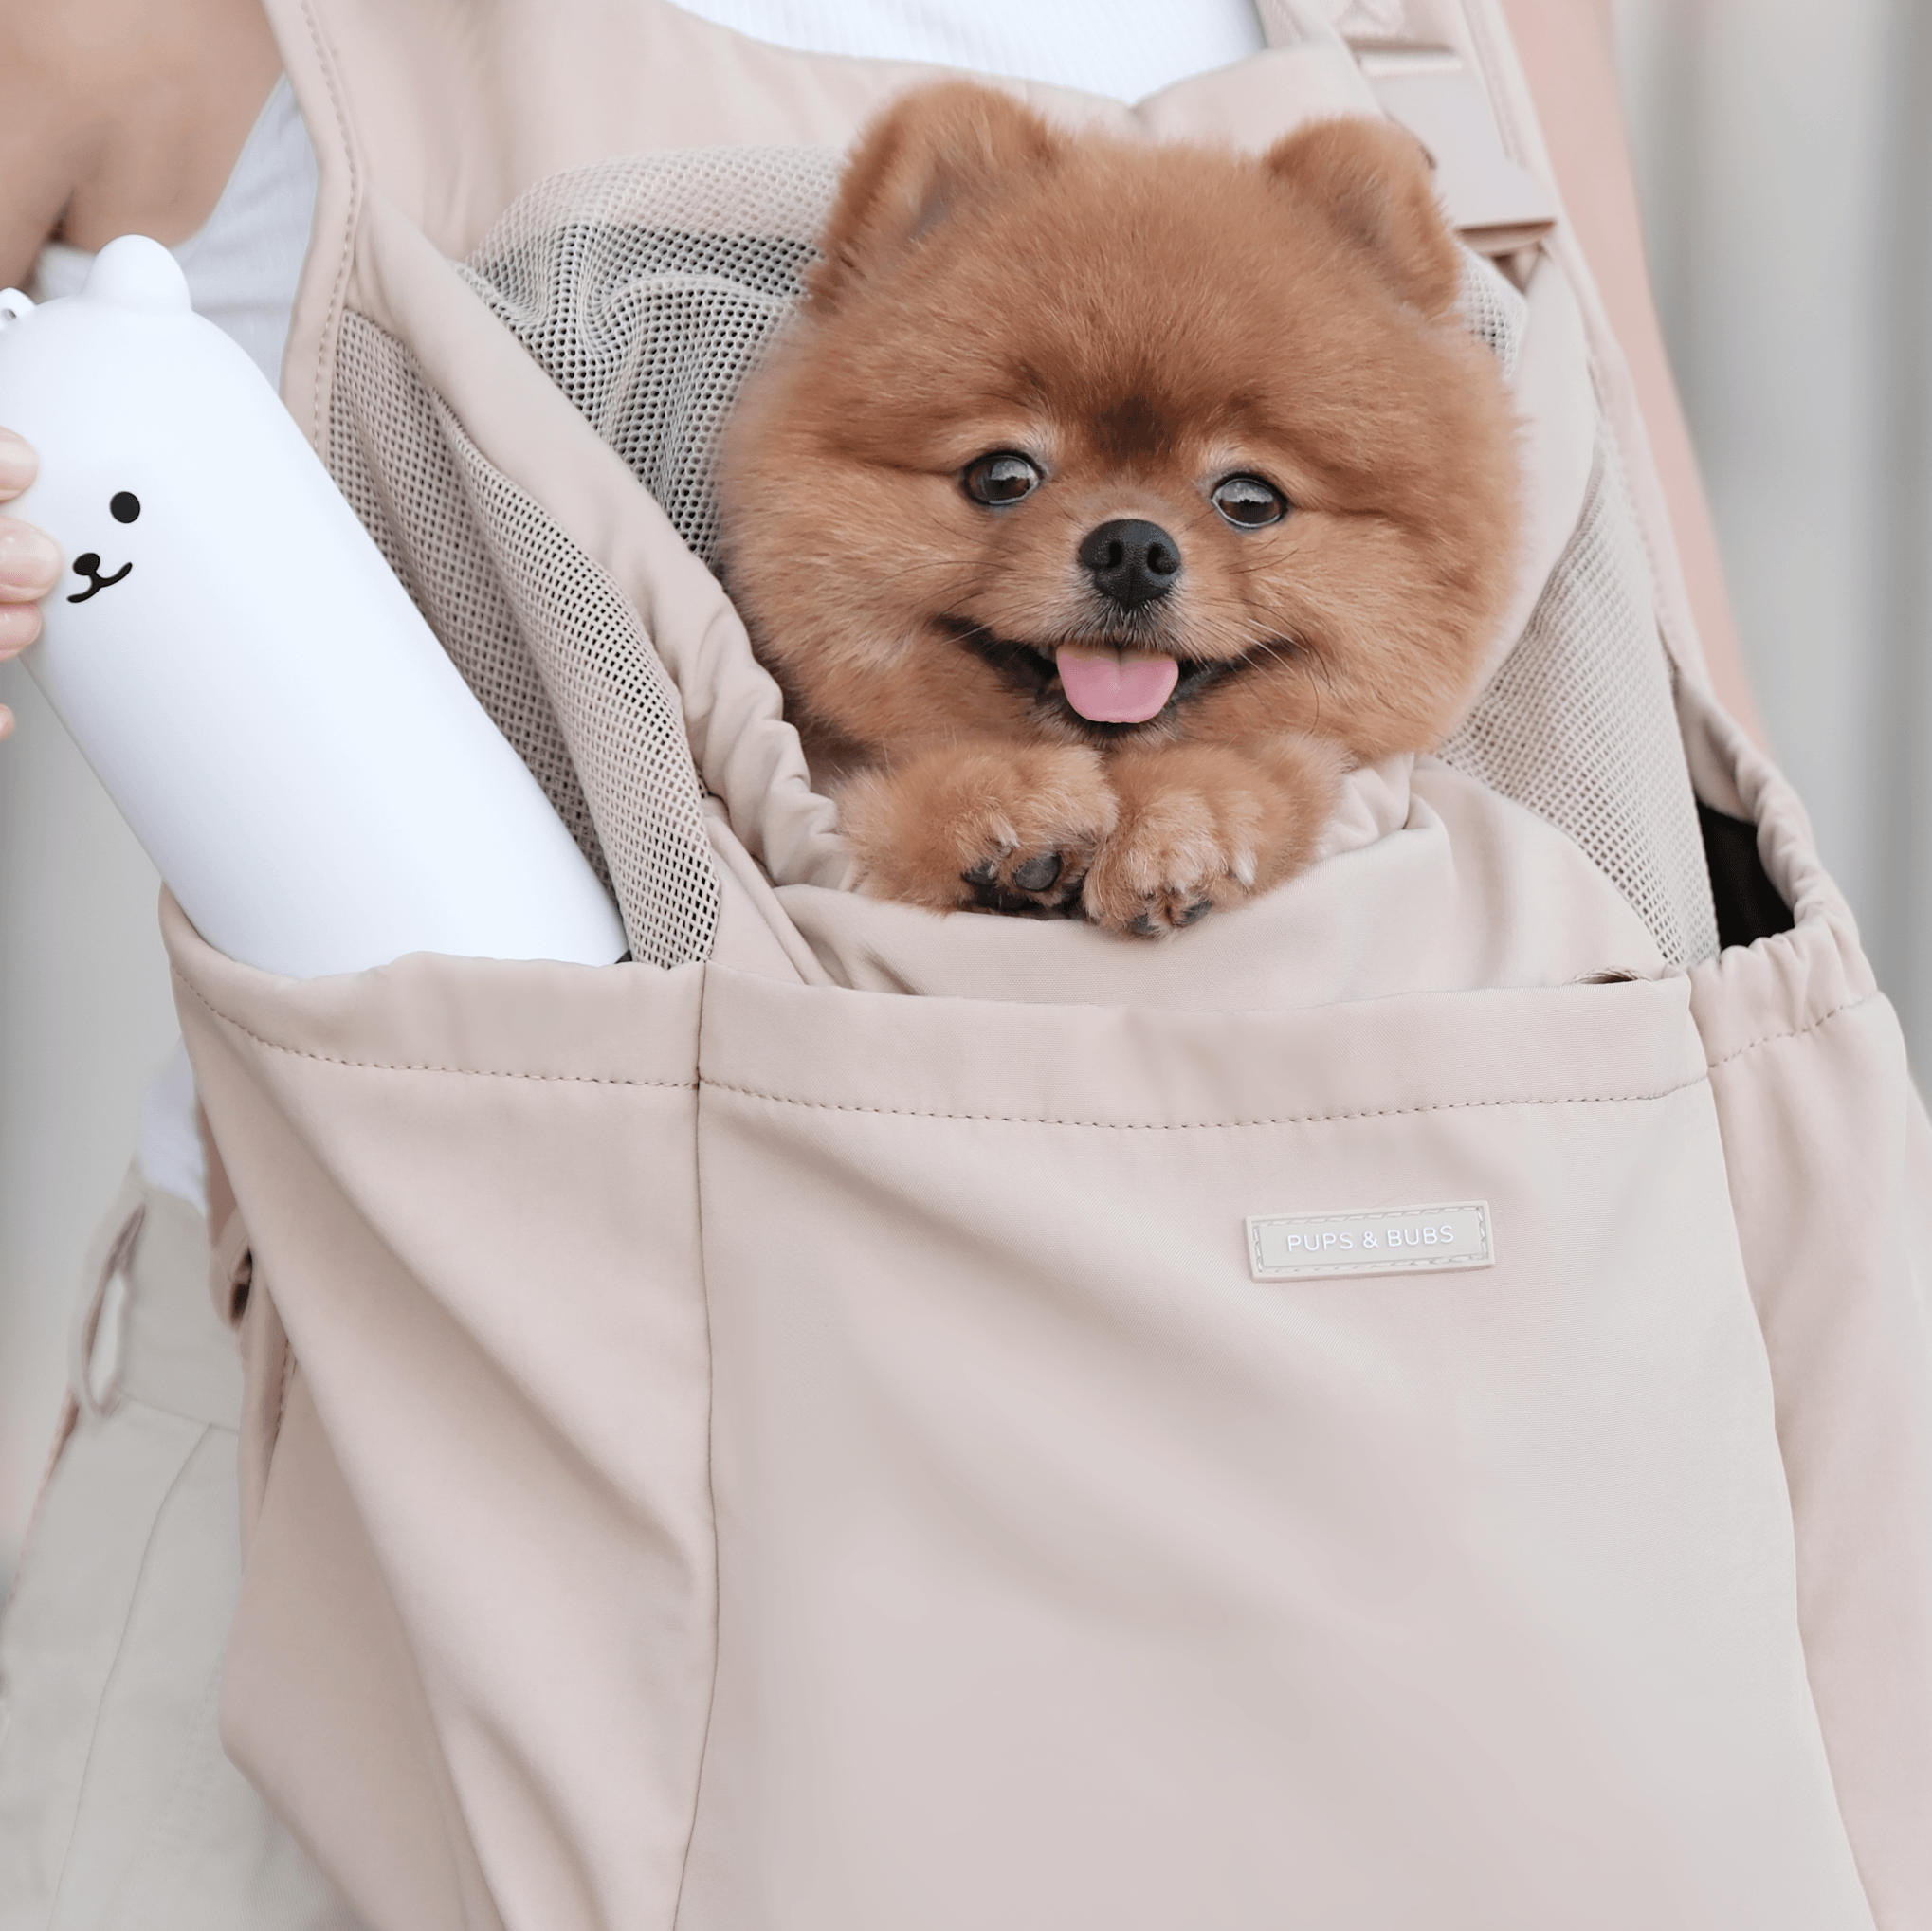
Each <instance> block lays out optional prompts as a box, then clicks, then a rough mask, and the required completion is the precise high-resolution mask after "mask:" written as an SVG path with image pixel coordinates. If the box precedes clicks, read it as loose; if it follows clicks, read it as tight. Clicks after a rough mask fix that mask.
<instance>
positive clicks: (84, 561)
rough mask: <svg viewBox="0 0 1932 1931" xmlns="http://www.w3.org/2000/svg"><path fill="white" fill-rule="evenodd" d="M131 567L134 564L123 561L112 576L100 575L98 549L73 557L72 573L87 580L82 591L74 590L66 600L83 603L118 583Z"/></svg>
mask: <svg viewBox="0 0 1932 1931" xmlns="http://www.w3.org/2000/svg"><path fill="white" fill-rule="evenodd" d="M133 568H134V565H133V564H132V563H123V564H122V565H121V566H120V568H119V569H118V570H117V571H116V572H115V573H114V574H113V575H112V576H102V575H101V574H100V552H99V551H98V550H89V551H88V552H87V553H86V555H85V556H77V557H75V558H74V574H75V575H76V576H84V577H86V578H87V580H88V581H87V588H86V589H85V590H82V591H76V592H74V594H73V595H72V596H70V597H69V598H68V599H67V601H68V602H69V603H70V604H84V603H85V602H86V601H87V599H88V598H89V597H91V596H99V595H100V592H102V591H104V590H107V589H110V588H111V587H112V586H113V585H115V584H117V583H118V582H119V581H120V580H121V578H122V577H123V576H125V575H126V574H128V572H129V571H130V570H132V569H133Z"/></svg>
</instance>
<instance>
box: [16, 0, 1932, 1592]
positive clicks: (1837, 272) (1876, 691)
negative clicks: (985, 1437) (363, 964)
mask: <svg viewBox="0 0 1932 1931" xmlns="http://www.w3.org/2000/svg"><path fill="white" fill-rule="evenodd" d="M1613 9H1614V20H1615V27H1616V33H1617V40H1618V51H1619V59H1620V63H1621V66H1622V71H1623V77H1624V86H1625V93H1626V99H1627V108H1628V116H1629V121H1630V130H1631V145H1632V148H1633V151H1634V154H1635V157H1636V168H1637V173H1638V179H1639V187H1640V191H1641V194H1642V200H1643V208H1644V217H1645V225H1646V230H1647V237H1648V242H1649V254H1650V264H1651V271H1652V275H1653V278H1654V282H1655V286H1656V293H1657V300H1658V304H1659V307H1660V309H1661V311H1662V316H1663V321H1664V331H1665V336H1666V338H1667V340H1668V345H1669V350H1670V355H1671V359H1672V362H1673V365H1674V367H1675V370H1676V373H1677V378H1678V383H1679V386H1680V389H1681V391H1682V392H1683V396H1684V401H1685V406H1686V413H1687V415H1688V418H1689V423H1690V428H1691V434H1692V437H1693V440H1694V442H1695V443H1696V446H1697V449H1698V454H1699V457H1700V460H1701V462H1702V464H1703V467H1704V477H1705V481H1706V483H1707V484H1708V488H1709V492H1710V498H1711V504H1712V509H1713V512H1714V515H1715V519H1716V522H1717V528H1718V535H1719V539H1720V542H1721V545H1722V551H1723V555H1724V560H1725V565H1726V569H1727V573H1728V576H1729V580H1730V587H1731V594H1732V599H1733V603H1734V606H1735V609H1736V612H1737V619H1738V628H1739V630H1740V632H1741V640H1742V646H1743V651H1744V656H1745V660H1746V664H1747V666H1748V668H1749V672H1750V676H1751V681H1752V684H1753V686H1754V689H1755V691H1756V694H1757V699H1758V703H1759V709H1760V711H1761V713H1762V717H1763V722H1764V728H1765V734H1766V736H1767V738H1768V739H1769V741H1770V748H1771V750H1772V752H1773V754H1774V755H1775V756H1777V758H1778V759H1779V761H1780V762H1781V763H1782V764H1783V765H1784V767H1785V769H1786V770H1787V771H1788V772H1789V773H1790V774H1791V775H1792V777H1793V778H1794V779H1795V781H1796V784H1797V786H1798V789H1799V791H1800V792H1801V793H1802V794H1803V795H1804V797H1805V798H1806V800H1807V801H1808V803H1809V805H1810V808H1811V811H1812V814H1813V817H1814V822H1815V824H1816V827H1817V831H1818V837H1819V842H1820V844H1821V846H1822V847H1823V850H1824V854H1825V859H1826V862H1827V864H1828V865H1831V867H1832V870H1833V871H1834V873H1835V874H1836V876H1837V878H1838V879H1839V881H1840V883H1841V884H1843V885H1844V887H1845V888H1846V890H1847V892H1848V893H1849V895H1850V899H1851V902H1852V905H1853V907H1854V909H1855V910H1856V912H1857V914H1858V918H1859V920H1860V923H1861V925H1862V927H1863V929H1864V933H1865V938H1866V942H1867V944H1868V947H1869V949H1870V951H1871V953H1872V956H1873V957H1874V959H1875V961H1876V963H1877V965H1878V970H1879V975H1880V978H1881V980H1882V982H1883V983H1884V984H1885V986H1886V989H1887V991H1888V992H1889V993H1891V996H1892V997H1893V999H1894V1000H1895V1001H1896V1002H1897V1003H1898V1005H1899V1008H1900V1011H1901V1013H1902V1015H1903V1017H1904V1020H1905V1027H1906V1031H1907V1036H1908V1037H1909V1039H1910V1040H1911V1042H1912V1046H1913V1050H1914V1058H1915V1060H1916V1062H1917V1064H1918V1065H1919V1066H1922V1067H1923V1066H1925V1065H1927V1064H1928V1063H1932V889H1928V886H1932V805H1928V802H1927V796H1926V791H1925V787H1924V786H1923V783H1922V781H1921V777H1920V771H1921V766H1922V763H1923V758H1924V755H1925V754H1924V752H1923V750H1922V743H1923V741H1924V740H1928V739H1932V540H1928V538H1932V433H1928V425H1932V5H1928V4H1927V0H1834V4H1833V5H1832V7H1831V8H1829V9H1827V8H1821V7H1819V6H1818V5H1817V4H1816V0H1613ZM0 701H4V702H7V703H9V704H10V705H12V706H13V708H14V709H15V710H16V711H17V712H18V713H19V716H20V730H19V733H18V735H17V737H16V738H15V739H14V740H12V741H10V742H9V743H8V744H7V745H6V747H5V748H4V750H0V1592H4V1590H5V1588H6V1585H7V1582H8V1580H9V1577H10V1575H11V1572H12V1568H13V1565H14V1563H15V1561H16V1559H17V1557H18V1553H19V1545H20V1539H21V1537H22V1535H23V1533H24V1531H25V1528H26V1522H27V1511H28V1509H29V1507H30V1505H31V1502H32V1497H33V1493H34V1490H35V1488H36V1486H37V1485H38V1482H39V1478H40V1472H41V1469H42V1466H43V1465H44V1462H45V1459H46V1452H47V1448H48V1446H49V1442H50V1439H51V1435H52V1430H53V1428H54V1425H55V1421H56V1418H57V1416H58V1413H59V1410H60V1403H61V1395H62V1389H63V1386H64V1375H65V1339H64V1337H65V1329H66V1322H67V1311H68V1308H69V1306H70V1305H71V1303H72V1301H73V1299H74V1295H75V1292H76V1289H77V1287H78V1284H79V1281H80V1275H81V1268H82V1253H83V1250H84V1248H85V1245H86V1241H87V1237H88V1234H89V1232H90V1230H91V1229H92V1227H93V1224H94V1222H95V1220H96V1218H97V1217H98V1216H99V1214H100V1212H101V1211H102V1210H103V1209H104V1208H105V1206H106V1205H107V1203H108V1201H109V1200H110V1198H111V1197H112V1195H113V1193H114V1191H115V1189H116V1187H117V1185H118V1181H119V1179H120V1175H121V1173H122V1171H123V1170H124V1168H125V1166H126V1163H127V1161H128V1158H129V1157H130V1155H131V1153H132V1151H133V1148H134V1144H135V1140H136V1137H137V1130H138V1124H139V1110H140V1093H141V1089H142V1087H143V1086H144V1085H145V1084H146V1082H147V1080H148V1078H149V1076H150V1075H151V1074H152V1072H153V1071H154V1070H155V1068H156V1067H157V1066H159V1065H160V1064H161V1063H162V1061H163V1060H165V1058H166V1057H167V1055H168V1052H169V1049H170V1047H172V1045H173V1039H174V1034H175V1028H174V1019H173V1007H172V1004H171V1002H170V998H169V991H168V977H167V971H166V965H165V961H164V959H163V956H162V953H161V948H160V943H159V939H158V938H157V937H156V935H155V915H154V904H155V892H156V890H157V888H158V887H157V881H156V880H155V876H154V873H153V870H152V868H151V867H150V866H149V865H148V864H147V861H146V860H145V858H143V856H142V855H141V853H140V851H139V849H138V847H136V845H135V844H134V841H133V839H132V838H131V837H130V836H129V834H128V833H127V832H126V830H125V829H123V827H122V826H121V824H120V821H119V819H118V816H117V815H116V814H115V811H114V810H113V808H112V807H111V806H110V805H109V804H108V803H107V802H106V799H105V798H104V796H103V795H102V794H101V792H100V789H99V787H98V786H97V785H95V783H94V781H93V780H92V778H91V777H90V776H89V774H87V772H86V770H85V768H84V767H83V766H82V764H81V762H80V759H79V757H78V756H77V755H76V754H75V753H74V751H73V750H72V747H71V746H70V745H69V744H68V742H67V740H66V738H65V737H64V734H63V733H62V731H61V729H60V727H59V725H58V724H57V723H56V722H55V721H54V720H53V719H52V718H51V717H50V716H49V715H48V713H47V711H46V707H45V705H44V704H43V703H41V701H39V698H38V694H37V693H36V692H35V690H34V688H33V686H32V685H31V683H29V682H28V680H27V677H26V675H25V673H24V672H22V671H21V669H20V667H19V666H18V665H0Z"/></svg>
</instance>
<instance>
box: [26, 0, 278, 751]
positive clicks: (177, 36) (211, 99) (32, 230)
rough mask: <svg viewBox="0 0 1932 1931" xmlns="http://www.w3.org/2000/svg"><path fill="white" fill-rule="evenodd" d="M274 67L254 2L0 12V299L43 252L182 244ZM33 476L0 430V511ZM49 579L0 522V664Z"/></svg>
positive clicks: (99, 1) (34, 549)
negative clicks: (121, 240) (138, 242)
mask: <svg viewBox="0 0 1932 1931" xmlns="http://www.w3.org/2000/svg"><path fill="white" fill-rule="evenodd" d="M281 70H282V58H281V55H280V54H279V53H278V52H277V51H276V46H275V40H274V36H273V35H272V34H271V33H270V32H269V30H268V22H267V20H266V19H265V17H264V15H263V12H262V9H261V5H260V0H65V4H64V5H60V6H48V5H47V4H46V0H0V183H4V184H5V190H6V191H5V193H4V195H0V287H9V286H11V287H23V288H24V287H25V286H26V285H27V280H28V278H29V277H30V276H31V275H32V273H33V266H34V263H35V261H36V259H37V258H38V257H39V254H40V251H41V249H42V247H43V246H45V245H46V242H47V241H49V240H50V239H54V238H58V239H60V240H62V241H65V242H70V243H72V244H73V246H76V247H79V248H87V249H90V250H91V249H97V248H100V247H101V246H104V245H105V244H106V243H108V242H111V241H113V240H114V239H115V237H116V236H118V235H124V234H145V235H152V236H153V237H154V238H155V240H156V241H157V242H166V243H170V244H173V243H175V242H182V241H186V240H187V239H188V237H189V236H190V235H191V234H192V233H193V232H194V231H195V229H196V228H199V227H200V226H201V225H202V223H203V222H205V221H206V220H207V219H208V218H209V216H210V214H212V213H213V212H214V205H215V203H216V202H217V201H218V200H219V199H220V198H221V191H222V189H223V188H224V186H225V185H226V184H227V182H228V174H229V172H230V171H231V170H232V169H233V167H234V165H235V156H236V155H239V154H240V153H241V151H242V144H243V142H244V141H246V139H247V137H248V130H249V129H250V128H251V127H252V126H253V125H254V124H255V117H256V116H257V115H258V114H259V113H260V112H261V111H262V103H263V102H264V100H266V99H267V98H268V91H269V89H270V88H271V87H273V86H274V84H275V77H276V75H277V74H278V73H280V72H281ZM33 475H34V459H33V451H32V450H31V449H29V448H28V447H27V445H26V444H25V443H23V442H22V441H21V440H20V438H19V437H18V436H15V435H12V434H10V433H9V432H8V431H7V430H6V429H4V428H0V502H10V501H12V500H13V499H14V498H15V497H17V496H19V495H20V494H21V492H22V491H23V490H25V489H26V488H27V485H28V483H31V482H32V481H33ZM61 567H62V557H61V555H60V552H59V549H58V548H57V547H56V545H55V544H54V542H53V540H52V538H50V537H46V536H45V535H43V533H42V532H40V531H39V530H36V529H34V528H33V527H32V526H31V525H30V524H27V523H24V522H22V521H21V520H20V519H18V518H17V517H8V516H0V660H5V659H7V658H9V657H15V656H18V655H19V653H20V652H21V651H23V650H25V649H26V648H27V646H28V645H29V644H31V643H32V642H33V640H34V639H35V638H36V637H37V636H39V635H40V610H39V608H38V604H39V600H40V599H41V598H42V597H44V596H46V594H47V593H48V592H50V591H52V589H53V588H54V585H55V583H56V581H57V580H58V578H59V576H60V574H61ZM12 728H13V718H12V714H11V713H10V712H9V711H8V709H7V708H6V706H5V705H0V738H4V737H6V736H7V734H8V733H9V731H11V730H12Z"/></svg>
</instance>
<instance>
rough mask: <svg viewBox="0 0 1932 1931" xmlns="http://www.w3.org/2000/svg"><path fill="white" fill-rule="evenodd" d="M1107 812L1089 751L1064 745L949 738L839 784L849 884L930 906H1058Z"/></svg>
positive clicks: (1107, 821) (1107, 799) (1076, 879)
mask: <svg viewBox="0 0 1932 1931" xmlns="http://www.w3.org/2000/svg"><path fill="white" fill-rule="evenodd" d="M1116 816H1117V809H1116V806H1115V803H1114V794H1113V790H1112V788H1111V787H1110V786H1109V784H1108V783H1107V778H1106V773H1105V770H1104V767H1103V763H1102V760H1101V758H1100V756H1099V754H1098V753H1096V752H1093V751H1088V750H1086V749H1084V748H1083V747H1080V746H1074V745H1006V744H985V743H981V744H963V745H949V746H946V747H944V748H943V749H939V750H935V751H929V752H927V753H925V754H924V755H923V756H920V757H918V758H916V759H914V760H913V761H912V762H911V763H910V764H907V765H904V766H902V768H900V769H899V770H896V771H870V772H865V773H863V774H860V775H859V776H858V777H856V778H854V779H852V781H851V782H850V783H849V784H848V785H846V786H845V787H844V788H843V789H842V790H841V791H840V792H839V829H841V830H842V831H843V832H844V833H845V835H846V838H847V841H848V843H849V844H850V845H851V847H852V850H853V854H854V856H855V857H856V859H857V861H858V870H857V876H856V878H855V880H854V883H855V884H857V886H858V888H859V889H860V890H861V891H864V892H866V893H867V894H868V895H870V896H871V897H873V898H876V899H899V900H902V901H904V902H907V903H910V904H915V905H925V906H928V907H930V908H931V909H932V910H934V911H939V912H950V911H956V910H959V909H962V908H976V909H978V910H982V911H992V912H1055V911H1063V910H1066V908H1068V907H1070V906H1072V905H1073V904H1074V903H1075V902H1077V901H1078V900H1079V898H1080V896H1081V887H1082V885H1083V884H1084V882H1085V879H1086V876H1087V870H1088V867H1089V866H1090V865H1092V863H1093V858H1094V853H1095V852H1096V851H1097V850H1098V849H1099V848H1100V846H1101V843H1102V841H1103V839H1105V838H1106V836H1107V835H1108V833H1109V832H1111V831H1112V830H1113V829H1114V824H1115V819H1116Z"/></svg>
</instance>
